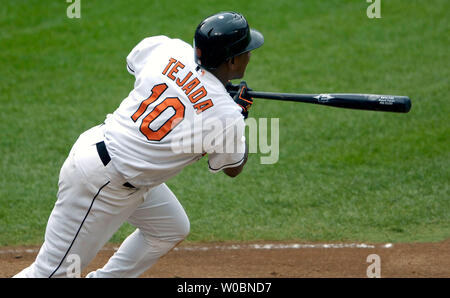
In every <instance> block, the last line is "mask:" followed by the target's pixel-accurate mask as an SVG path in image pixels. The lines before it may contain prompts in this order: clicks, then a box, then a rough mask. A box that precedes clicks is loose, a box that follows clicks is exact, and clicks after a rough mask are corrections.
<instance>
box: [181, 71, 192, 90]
mask: <svg viewBox="0 0 450 298" xmlns="http://www.w3.org/2000/svg"><path fill="white" fill-rule="evenodd" d="M191 76H192V71H190V72H189V73H188V74H187V75H186V77H185V78H184V79H183V80H182V81H180V79H179V78H178V79H177V85H178V86H180V87H181V86H183V85H184V83H186V81H187V80H188V79H189V78H190V77H191Z"/></svg>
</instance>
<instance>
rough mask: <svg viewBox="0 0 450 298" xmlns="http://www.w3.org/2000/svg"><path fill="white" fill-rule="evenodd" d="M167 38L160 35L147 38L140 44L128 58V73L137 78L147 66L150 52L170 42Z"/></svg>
mask: <svg viewBox="0 0 450 298" xmlns="http://www.w3.org/2000/svg"><path fill="white" fill-rule="evenodd" d="M168 39H169V38H168V37H167V36H163V35H158V36H152V37H147V38H145V39H143V40H142V41H141V42H140V43H138V44H137V45H136V46H135V47H134V48H133V50H132V51H131V52H130V54H128V56H127V71H128V72H129V73H130V74H132V75H134V76H136V75H137V74H138V73H139V72H140V71H141V70H142V69H143V68H144V66H145V63H146V61H147V60H146V58H147V57H148V55H149V54H150V52H151V51H152V50H153V49H154V48H155V47H157V46H158V45H159V44H161V43H162V42H164V41H166V40H168Z"/></svg>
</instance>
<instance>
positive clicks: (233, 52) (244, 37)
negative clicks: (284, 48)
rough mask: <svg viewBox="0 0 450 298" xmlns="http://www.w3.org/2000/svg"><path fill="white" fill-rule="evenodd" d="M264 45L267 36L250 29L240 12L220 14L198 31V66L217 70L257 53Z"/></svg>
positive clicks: (198, 27) (208, 19)
mask: <svg viewBox="0 0 450 298" xmlns="http://www.w3.org/2000/svg"><path fill="white" fill-rule="evenodd" d="M263 43H264V37H263V35H262V34H261V33H260V32H258V31H257V30H254V29H250V27H249V25H248V22H247V20H246V19H245V18H244V16H242V15H241V14H239V13H236V12H219V13H217V14H215V15H212V16H210V17H208V18H206V19H205V20H203V21H202V22H201V23H200V24H199V25H198V26H197V29H196V30H195V36H194V55H195V62H196V63H197V64H198V65H200V66H201V67H204V68H206V69H214V68H217V67H218V66H219V65H220V64H221V63H222V62H225V61H226V60H227V59H229V58H231V57H234V56H237V55H240V54H242V53H245V52H248V51H251V50H253V49H256V48H258V47H260V46H262V44H263Z"/></svg>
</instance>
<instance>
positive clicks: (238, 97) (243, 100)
mask: <svg viewBox="0 0 450 298" xmlns="http://www.w3.org/2000/svg"><path fill="white" fill-rule="evenodd" d="M225 88H226V89H227V91H228V92H229V93H235V92H236V93H235V94H234V96H233V100H234V102H236V103H237V104H238V105H239V106H240V107H241V108H242V115H244V119H247V117H248V110H249V109H250V107H251V106H252V104H253V98H252V97H251V96H249V95H248V93H247V91H249V90H251V89H250V88H248V86H247V83H246V82H245V81H241V82H240V83H239V85H233V84H231V83H228V84H227V85H226V86H225ZM230 91H231V92H230Z"/></svg>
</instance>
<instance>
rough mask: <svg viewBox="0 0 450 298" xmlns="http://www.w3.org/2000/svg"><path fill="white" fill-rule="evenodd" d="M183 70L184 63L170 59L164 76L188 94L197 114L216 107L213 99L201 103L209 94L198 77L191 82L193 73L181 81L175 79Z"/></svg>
mask: <svg viewBox="0 0 450 298" xmlns="http://www.w3.org/2000/svg"><path fill="white" fill-rule="evenodd" d="M183 68H184V64H183V63H181V62H180V61H178V60H177V59H175V58H170V59H169V63H168V64H167V66H166V68H164V70H163V72H162V74H163V75H166V76H167V77H168V78H169V79H171V80H172V81H175V83H177V85H178V86H179V87H180V88H181V90H183V91H184V93H186V95H187V96H188V98H189V101H190V102H191V103H193V104H194V106H193V107H194V109H195V110H196V111H197V114H200V113H201V112H203V111H205V110H207V109H209V108H210V107H212V106H214V104H213V102H212V100H211V99H206V100H203V101H200V99H202V98H204V97H206V95H207V94H208V92H207V91H206V89H205V87H203V86H202V85H200V84H201V82H200V80H199V79H198V78H197V77H196V76H194V77H193V78H192V79H191V80H189V79H190V78H191V77H192V75H193V73H192V71H189V73H188V74H187V75H186V76H185V77H184V78H183V79H181V80H180V78H179V77H175V74H176V73H177V72H178V71H179V70H180V69H183ZM188 80H189V82H188ZM199 85H200V86H199ZM197 87H198V88H197ZM194 89H195V90H194Z"/></svg>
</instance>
